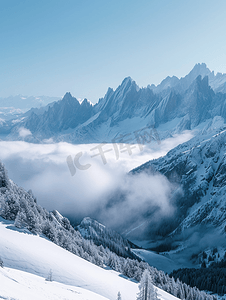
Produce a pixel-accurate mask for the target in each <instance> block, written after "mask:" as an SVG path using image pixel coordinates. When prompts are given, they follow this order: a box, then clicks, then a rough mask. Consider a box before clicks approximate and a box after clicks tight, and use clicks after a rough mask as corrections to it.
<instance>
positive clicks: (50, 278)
mask: <svg viewBox="0 0 226 300" xmlns="http://www.w3.org/2000/svg"><path fill="white" fill-rule="evenodd" d="M46 281H53V272H52V270H51V269H50V270H49V274H48V276H47V278H46Z"/></svg>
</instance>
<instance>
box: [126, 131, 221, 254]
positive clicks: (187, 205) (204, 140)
mask: <svg viewBox="0 0 226 300" xmlns="http://www.w3.org/2000/svg"><path fill="white" fill-rule="evenodd" d="M208 128H209V126H207V127H206V129H204V130H203V135H200V136H197V137H194V138H193V139H191V140H190V141H188V142H186V143H184V144H181V145H179V146H177V147H176V148H174V149H173V150H171V151H170V152H168V154H167V155H166V156H164V157H161V158H159V159H156V160H152V161H149V162H147V163H145V164H144V165H142V166H140V167H138V168H136V169H134V170H133V171H132V174H137V173H143V172H144V173H152V174H157V173H161V174H164V175H165V176H166V177H167V178H168V180H169V181H170V182H171V183H172V184H173V185H174V186H175V190H174V193H173V195H174V197H172V199H171V201H172V202H171V204H172V205H174V207H175V213H174V214H173V216H172V217H171V218H168V219H167V220H166V219H165V220H158V222H157V223H158V225H157V227H156V226H155V220H152V218H151V216H150V215H148V216H146V223H145V224H144V225H143V226H142V227H141V228H140V227H138V228H137V230H135V231H133V235H135V236H137V237H138V236H139V237H140V239H141V240H142V239H143V240H144V239H145V237H147V236H148V235H149V241H150V244H149V246H150V247H152V248H155V247H156V246H158V247H157V248H156V249H158V250H160V251H168V250H172V249H183V248H186V247H190V249H192V248H193V250H190V251H191V253H190V256H191V254H192V251H195V253H201V252H202V251H203V250H206V249H208V248H211V247H212V248H213V247H223V248H224V249H226V243H225V232H226V215H225V194H226V185H225V183H226V173H225V153H226V146H225V145H226V144H225V141H226V130H222V131H219V132H218V133H217V134H214V135H213V134H211V133H210V132H209V131H208ZM175 195H177V196H175ZM156 235H157V236H159V235H160V236H161V237H162V238H161V242H160V243H155V242H153V240H154V238H153V237H154V236H156ZM127 237H128V238H131V237H130V235H128V236H127ZM200 241H202V242H200ZM152 242H153V243H152Z"/></svg>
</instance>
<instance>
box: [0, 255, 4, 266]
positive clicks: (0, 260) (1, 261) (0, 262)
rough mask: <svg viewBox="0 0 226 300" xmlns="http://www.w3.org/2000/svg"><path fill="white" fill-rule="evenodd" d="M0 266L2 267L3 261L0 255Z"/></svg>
mask: <svg viewBox="0 0 226 300" xmlns="http://www.w3.org/2000/svg"><path fill="white" fill-rule="evenodd" d="M0 267H1V268H3V267H4V263H3V260H2V259H1V257H0Z"/></svg>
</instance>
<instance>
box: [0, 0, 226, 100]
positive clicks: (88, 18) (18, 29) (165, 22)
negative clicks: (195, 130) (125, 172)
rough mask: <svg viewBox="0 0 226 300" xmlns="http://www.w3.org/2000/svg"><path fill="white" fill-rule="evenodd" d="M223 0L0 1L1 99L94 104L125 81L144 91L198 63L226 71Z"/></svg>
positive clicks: (188, 69) (225, 7)
mask: <svg viewBox="0 0 226 300" xmlns="http://www.w3.org/2000/svg"><path fill="white" fill-rule="evenodd" d="M225 13H226V1H225V0H215V1H212V0H211V1H210V0H196V1H194V0H189V1H184V0H171V1H169V0H139V1H133V0H132V1H128V0H120V1H119V0H114V1H113V0H112V1H110V0H109V1H108V0H80V1H77V0H45V1H43V0H38V1H35V0H0V41H1V44H0V70H1V71H0V97H7V96H9V95H16V94H23V95H47V96H63V95H64V94H65V93H66V92H67V91H70V92H71V93H72V94H73V95H74V96H75V97H77V98H84V97H87V98H88V99H90V100H91V101H92V102H94V103H95V102H97V101H98V99H99V98H100V97H102V96H104V94H105V92H106V91H107V88H108V87H109V86H110V87H113V88H114V89H115V88H116V87H117V86H118V85H119V84H120V83H121V81H122V80H123V79H124V78H125V77H126V76H131V77H132V78H133V79H134V80H135V81H136V82H137V83H138V85H140V86H147V85H148V84H151V83H154V84H158V83H159V82H160V81H161V80H162V79H164V78H165V77H166V76H168V75H170V76H172V75H176V76H178V77H181V76H184V75H186V74H187V73H188V72H189V71H190V70H191V69H192V67H193V66H194V65H195V64H196V63H198V62H205V63H206V64H207V66H208V67H209V68H210V69H211V70H214V71H216V72H224V73H226V18H225Z"/></svg>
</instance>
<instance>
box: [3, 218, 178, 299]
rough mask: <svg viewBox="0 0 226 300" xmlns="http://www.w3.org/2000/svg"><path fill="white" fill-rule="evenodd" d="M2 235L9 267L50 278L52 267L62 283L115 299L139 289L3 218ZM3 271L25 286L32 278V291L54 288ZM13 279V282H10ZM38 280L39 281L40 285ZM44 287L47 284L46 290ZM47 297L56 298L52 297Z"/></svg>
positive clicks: (133, 295) (131, 295)
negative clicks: (118, 294) (118, 295)
mask: <svg viewBox="0 0 226 300" xmlns="http://www.w3.org/2000/svg"><path fill="white" fill-rule="evenodd" d="M0 237H1V243H0V256H1V258H2V260H3V261H4V264H5V266H6V267H7V268H12V269H18V270H21V271H25V272H28V273H31V274H34V275H37V276H41V277H44V278H47V276H48V273H49V270H50V269H51V270H52V273H53V280H54V281H57V282H59V283H63V284H67V285H70V286H75V287H80V288H82V289H85V290H88V291H91V292H94V293H96V294H98V295H101V296H103V297H106V298H108V299H112V300H113V299H115V298H116V295H117V293H118V291H120V292H121V294H122V297H123V299H125V300H127V299H128V300H129V299H136V293H137V292H138V285H137V283H134V282H132V281H130V280H127V279H124V278H122V277H121V276H120V275H119V274H118V273H116V272H114V271H112V270H107V269H106V270H105V269H102V268H99V267H97V266H95V265H93V264H91V263H89V262H87V261H85V260H83V259H81V258H79V257H78V256H76V255H73V254H71V253H70V252H68V251H66V250H64V249H62V248H60V247H58V246H56V245H55V244H53V243H52V242H50V241H48V240H47V239H45V238H41V237H39V236H35V235H32V234H30V233H29V232H28V231H24V230H18V229H17V228H15V227H14V226H13V223H11V222H9V221H5V220H4V219H0ZM4 272H5V273H2V270H1V273H0V274H1V275H0V276H1V278H2V277H5V276H6V274H7V272H8V275H9V276H8V277H11V278H12V279H14V280H17V281H20V280H21V281H20V282H21V283H20V284H21V286H22V285H23V284H24V283H25V281H26V278H27V277H29V281H28V283H27V281H26V283H25V284H26V285H29V286H30V287H31V290H34V289H36V288H37V289H38V287H40V293H41V292H42V291H43V289H44V290H45V291H44V292H45V293H46V294H47V295H48V293H49V294H51V290H50V291H49V290H48V289H49V285H50V284H51V283H49V282H48V283H47V284H46V283H43V281H42V279H41V278H40V277H34V276H31V275H28V274H24V273H23V274H22V273H20V274H18V273H17V272H14V271H13V272H12V273H13V274H12V276H11V275H10V274H11V271H10V270H9V269H6V270H4ZM19 278H20V279H19ZM12 279H9V278H8V279H7V278H4V281H5V282H6V284H7V285H10V290H8V289H7V291H8V292H9V293H10V292H12V291H11V287H13V285H14V281H13V280H12ZM10 280H12V281H11V282H10ZM4 281H3V282H4ZM0 282H1V281H0ZM9 282H10V283H9ZM36 282H39V283H38V287H37V285H36ZM11 283H12V285H11ZM54 284H55V283H54ZM45 287H48V288H47V290H46V289H45ZM58 287H59V289H61V291H62V290H63V289H64V288H65V286H62V285H58ZM69 289H71V287H69ZM29 290H30V289H29ZM36 291H37V290H36ZM38 292H39V291H37V293H38ZM3 293H4V294H3ZM5 293H6V291H5V286H4V285H2V284H1V285H0V296H1V295H5ZM159 294H160V295H161V299H166V300H171V299H172V300H173V299H176V298H175V297H173V296H171V295H169V294H167V293H166V292H164V291H162V290H159ZM82 295H83V292H82ZM85 295H86V294H85ZM90 295H91V296H90ZM14 297H15V296H14ZM21 297H22V298H15V299H21V300H22V299H26V298H23V296H21ZM95 297H97V296H95ZM95 297H93V296H92V294H89V293H88V292H87V296H86V299H99V298H95ZM3 299H4V298H3ZM27 299H29V298H27ZM39 299H40V298H39ZM44 299H45V298H44ZM46 299H57V298H54V297H52V298H46ZM59 299H61V298H59ZM68 299H70V298H68ZM81 299H82V298H81Z"/></svg>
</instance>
